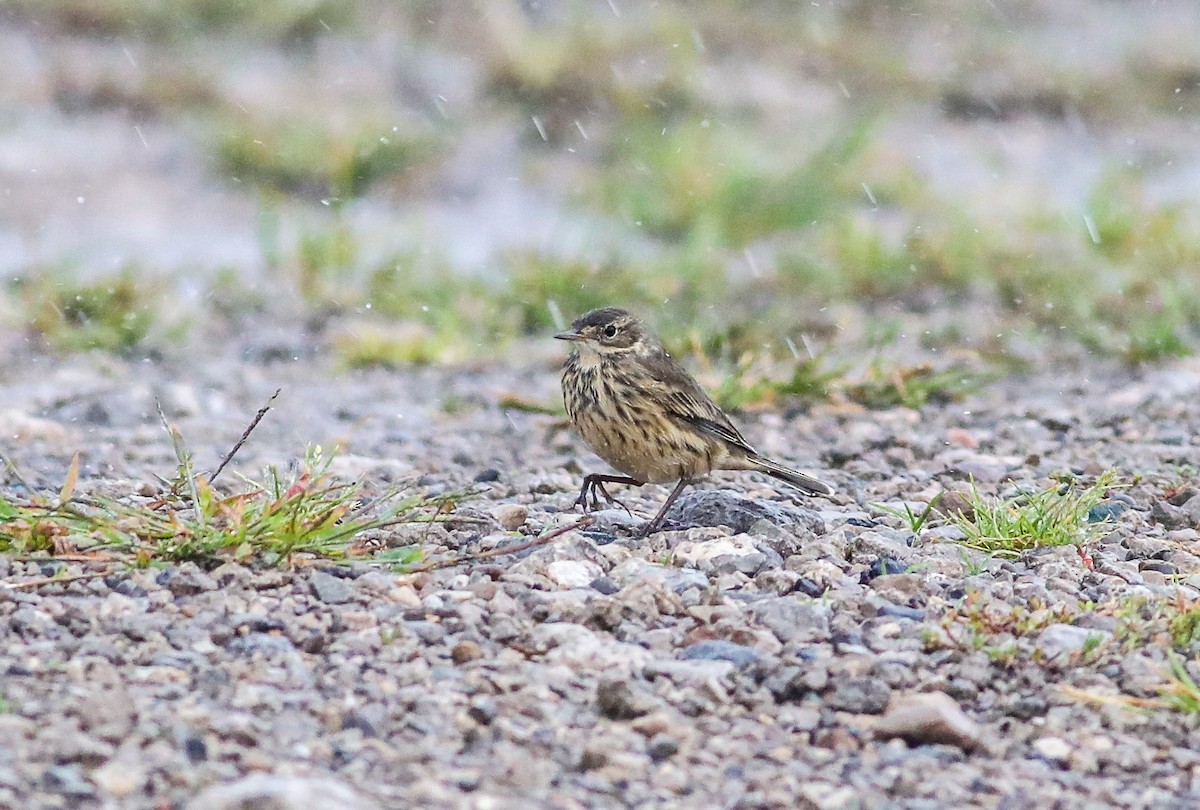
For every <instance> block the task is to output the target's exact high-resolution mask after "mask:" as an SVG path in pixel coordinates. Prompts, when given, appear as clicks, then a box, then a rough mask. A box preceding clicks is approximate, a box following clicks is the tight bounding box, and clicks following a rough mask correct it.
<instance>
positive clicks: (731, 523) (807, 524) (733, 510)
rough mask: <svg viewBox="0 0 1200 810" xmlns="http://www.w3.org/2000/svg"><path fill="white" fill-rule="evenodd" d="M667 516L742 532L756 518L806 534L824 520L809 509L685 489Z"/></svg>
mask: <svg viewBox="0 0 1200 810" xmlns="http://www.w3.org/2000/svg"><path fill="white" fill-rule="evenodd" d="M667 517H668V519H669V520H670V521H671V522H673V523H676V524H679V525H682V526H728V527H729V528H731V529H733V531H734V532H735V533H736V534H745V533H746V532H747V531H749V529H750V527H751V526H753V525H754V524H756V523H757V522H758V521H760V520H767V521H770V522H771V523H774V524H776V525H778V526H786V527H788V528H790V529H794V530H799V531H802V532H804V533H806V534H808V535H815V534H817V533H819V532H823V531H824V530H825V521H824V520H822V519H821V518H820V516H818V515H817V513H816V512H813V511H812V510H810V509H801V508H799V507H796V506H789V505H786V504H778V503H774V502H771V501H759V500H754V499H753V498H746V497H743V496H741V495H736V494H734V493H732V492H725V491H722V490H702V491H696V492H688V493H685V494H684V495H683V496H682V497H680V499H679V500H678V501H676V502H675V505H674V506H672V507H671V511H670V512H668V513H667ZM776 551H779V549H776ZM779 553H781V554H782V553H783V552H782V551H779Z"/></svg>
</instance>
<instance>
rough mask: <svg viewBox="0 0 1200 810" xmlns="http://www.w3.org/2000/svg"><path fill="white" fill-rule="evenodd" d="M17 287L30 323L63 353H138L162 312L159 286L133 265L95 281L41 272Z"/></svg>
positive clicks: (170, 335) (169, 333)
mask: <svg viewBox="0 0 1200 810" xmlns="http://www.w3.org/2000/svg"><path fill="white" fill-rule="evenodd" d="M15 291H16V294H17V298H18V299H19V300H20V301H21V303H22V306H23V308H24V312H25V316H24V317H25V321H26V324H27V326H28V327H29V328H30V329H32V330H33V331H34V332H35V333H37V334H38V335H40V336H41V337H42V338H43V339H44V340H45V341H46V343H48V344H49V345H50V346H51V347H52V348H54V349H57V350H59V351H86V350H89V349H98V350H100V351H106V352H114V353H130V352H133V351H135V350H138V349H141V348H144V346H145V345H146V343H147V342H148V340H149V339H150V337H151V334H152V332H153V331H154V330H155V328H156V327H157V326H158V325H159V323H158V322H159V321H160V319H161V316H162V315H163V312H162V309H161V294H160V290H159V289H158V287H157V286H156V285H155V284H154V282H152V281H149V280H147V279H146V278H144V277H139V275H138V274H137V273H135V271H134V269H133V268H128V267H127V268H125V269H124V270H122V271H121V272H119V273H117V274H116V275H113V276H109V277H101V278H96V279H94V280H91V281H78V280H75V279H74V278H72V277H70V276H69V275H68V274H65V273H52V272H51V273H38V274H36V275H30V276H28V277H26V278H22V279H19V280H18V281H17V282H16V283H15ZM182 329H183V326H182V325H177V326H176V327H175V328H174V329H168V330H166V331H165V333H164V335H163V337H164V338H167V339H170V338H173V337H176V335H175V332H178V331H180V330H182Z"/></svg>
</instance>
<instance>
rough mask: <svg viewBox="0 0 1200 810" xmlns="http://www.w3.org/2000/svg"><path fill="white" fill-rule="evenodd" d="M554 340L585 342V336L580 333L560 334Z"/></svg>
mask: <svg viewBox="0 0 1200 810" xmlns="http://www.w3.org/2000/svg"><path fill="white" fill-rule="evenodd" d="M554 339H555V340H571V341H580V340H583V335H581V334H579V333H578V332H559V333H558V334H557V335H555V336H554Z"/></svg>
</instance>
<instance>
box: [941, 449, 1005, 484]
mask: <svg viewBox="0 0 1200 810" xmlns="http://www.w3.org/2000/svg"><path fill="white" fill-rule="evenodd" d="M1009 467H1010V465H1009V463H1008V462H1007V461H1006V460H1005V459H1002V458H997V457H996V456H988V455H983V454H971V455H967V456H965V457H963V458H960V459H958V461H956V462H955V463H954V464H952V465H951V467H950V471H951V472H952V473H954V474H956V475H957V476H958V477H961V478H972V479H974V480H976V481H983V482H985V483H997V482H999V481H1001V480H1003V479H1004V477H1005V475H1007V474H1008V470H1009Z"/></svg>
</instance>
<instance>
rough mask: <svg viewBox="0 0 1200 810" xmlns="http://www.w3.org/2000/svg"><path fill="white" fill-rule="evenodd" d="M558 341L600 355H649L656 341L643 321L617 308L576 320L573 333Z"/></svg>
mask: <svg viewBox="0 0 1200 810" xmlns="http://www.w3.org/2000/svg"><path fill="white" fill-rule="evenodd" d="M554 337H556V338H558V339H559V340H569V341H571V342H572V343H575V344H577V345H578V346H579V349H580V351H581V352H595V353H596V354H598V355H606V354H621V353H625V352H632V353H635V354H636V353H639V352H642V351H645V350H646V349H647V348H648V346H649V345H650V344H651V343H653V340H654V339H653V338H652V337H651V336H650V333H649V332H647V331H646V327H645V326H643V325H642V322H641V321H639V320H638V319H637V318H635V317H633V316H632V315H630V314H629V313H628V312H626V311H625V310H623V309H618V308H617V307H605V308H603V309H593V310H592V311H591V312H589V313H588V314H586V315H583V316H581V317H579V318H576V319H575V322H574V323H572V324H571V328H570V330H568V331H566V332H560V333H558V334H557V335H555V336H554Z"/></svg>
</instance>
